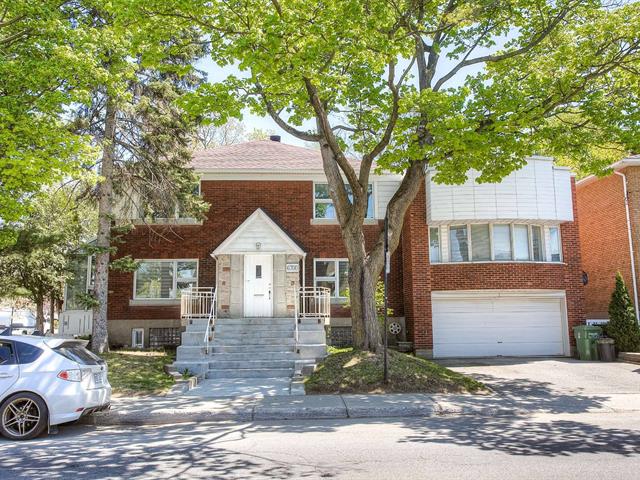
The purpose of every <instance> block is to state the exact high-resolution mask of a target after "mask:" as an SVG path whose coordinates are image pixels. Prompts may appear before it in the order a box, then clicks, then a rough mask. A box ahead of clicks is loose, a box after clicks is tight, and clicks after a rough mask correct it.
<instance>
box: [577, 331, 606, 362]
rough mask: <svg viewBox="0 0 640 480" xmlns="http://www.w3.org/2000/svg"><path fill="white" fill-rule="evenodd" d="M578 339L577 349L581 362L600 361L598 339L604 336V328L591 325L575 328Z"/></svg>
mask: <svg viewBox="0 0 640 480" xmlns="http://www.w3.org/2000/svg"><path fill="white" fill-rule="evenodd" d="M573 335H574V336H575V337H576V347H578V356H579V357H580V360H592V361H593V360H598V345H597V341H598V338H600V336H601V335H602V328H600V327H596V326H591V325H578V326H575V327H573Z"/></svg>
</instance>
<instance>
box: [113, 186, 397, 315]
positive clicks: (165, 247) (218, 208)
mask: <svg viewBox="0 0 640 480" xmlns="http://www.w3.org/2000/svg"><path fill="white" fill-rule="evenodd" d="M201 190H202V195H203V196H204V199H205V200H206V201H207V202H209V203H210V204H211V208H210V210H209V212H208V214H207V219H206V220H205V221H204V223H203V225H188V226H187V225H183V226H173V227H171V228H168V227H166V228H164V229H163V231H162V235H157V234H154V233H152V232H151V231H150V229H149V228H148V227H146V226H139V227H137V228H136V229H135V230H133V231H132V232H131V233H129V234H128V235H127V236H126V237H125V238H124V240H125V243H123V244H121V245H119V247H118V255H119V256H122V255H127V254H130V255H131V256H132V257H134V258H137V259H141V258H157V259H165V258H197V259H199V260H200V262H199V267H200V272H199V284H200V285H201V286H210V285H214V282H215V262H214V260H213V258H211V256H210V253H211V252H212V251H213V250H214V249H215V248H216V247H217V246H218V245H219V244H220V243H221V242H222V241H223V240H225V239H226V238H227V237H228V236H229V235H230V234H231V233H232V232H233V231H234V230H235V229H236V228H237V227H238V226H239V225H240V224H241V223H242V222H243V221H244V220H245V219H246V218H247V217H248V216H249V215H251V214H252V213H253V212H254V211H255V210H256V209H257V208H262V209H263V210H264V211H265V212H267V213H268V214H269V215H270V216H271V217H272V218H273V219H274V220H275V221H276V222H277V223H278V224H279V225H280V226H281V227H282V228H283V229H284V230H285V231H286V232H287V233H288V234H289V235H290V236H291V238H293V239H294V240H296V241H297V242H298V243H299V244H300V245H301V246H302V247H303V249H304V250H305V251H306V252H307V259H306V281H307V285H313V259H314V258H343V257H344V258H346V256H347V254H346V251H345V248H344V244H343V242H342V236H341V235H340V228H339V226H337V225H311V224H310V221H311V218H312V216H313V182H310V181H300V182H293V181H282V182H273V181H271V182H264V181H248V182H247V181H203V182H202V188H201ZM156 228H162V227H156ZM380 228H381V224H379V225H367V226H365V236H366V242H367V244H368V245H369V246H371V245H372V244H373V242H374V241H375V240H376V239H377V235H378V233H379V231H380ZM392 264H393V265H394V268H393V274H392V281H391V288H390V303H391V307H392V308H394V310H395V311H394V314H395V315H399V316H402V315H404V312H403V308H402V307H403V302H402V293H401V292H402V272H401V265H400V261H399V257H398V255H395V256H394V257H393V259H392ZM109 282H110V285H109V287H110V291H111V295H110V296H109V318H110V319H151V318H157V319H166V318H177V317H178V316H179V307H178V306H175V307H173V306H172V307H167V306H162V307H146V306H145V307H141V306H129V300H130V299H131V298H132V295H133V273H119V272H111V274H110V276H109ZM333 314H334V315H335V316H349V310H348V309H344V308H342V307H341V306H339V305H336V306H335V307H334V308H333Z"/></svg>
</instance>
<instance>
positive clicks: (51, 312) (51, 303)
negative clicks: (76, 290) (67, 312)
mask: <svg viewBox="0 0 640 480" xmlns="http://www.w3.org/2000/svg"><path fill="white" fill-rule="evenodd" d="M55 313H56V298H55V296H54V295H53V294H51V298H49V322H50V325H49V331H50V332H51V333H55V325H54V323H53V317H54V316H55Z"/></svg>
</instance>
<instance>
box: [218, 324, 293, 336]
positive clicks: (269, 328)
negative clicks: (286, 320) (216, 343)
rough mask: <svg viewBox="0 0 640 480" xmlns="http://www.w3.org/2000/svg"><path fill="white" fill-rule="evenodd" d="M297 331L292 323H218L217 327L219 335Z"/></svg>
mask: <svg viewBox="0 0 640 480" xmlns="http://www.w3.org/2000/svg"><path fill="white" fill-rule="evenodd" d="M294 330H295V325H294V324H293V323H291V324H290V325H284V324H276V325H261V324H258V325H241V324H237V325H236V324H229V323H226V324H225V323H223V324H220V323H217V322H216V325H215V331H216V333H218V334H223V333H253V332H256V333H265V332H273V333H276V332H278V333H280V332H282V333H292V332H293V331H294Z"/></svg>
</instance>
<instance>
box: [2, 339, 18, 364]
mask: <svg viewBox="0 0 640 480" xmlns="http://www.w3.org/2000/svg"><path fill="white" fill-rule="evenodd" d="M14 364H15V359H14V356H13V346H12V345H11V342H3V341H0V365H14Z"/></svg>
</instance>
